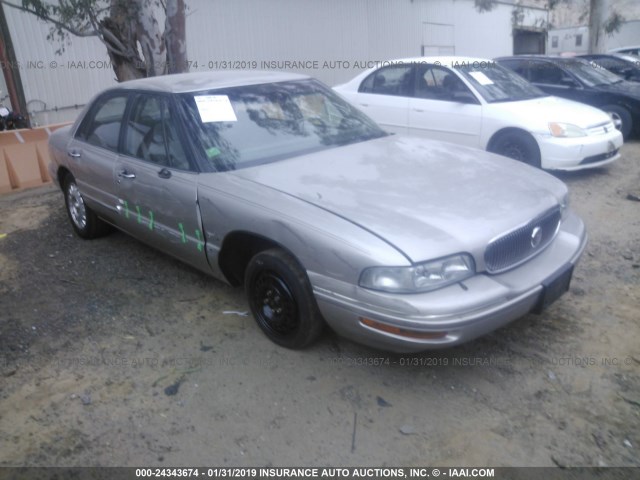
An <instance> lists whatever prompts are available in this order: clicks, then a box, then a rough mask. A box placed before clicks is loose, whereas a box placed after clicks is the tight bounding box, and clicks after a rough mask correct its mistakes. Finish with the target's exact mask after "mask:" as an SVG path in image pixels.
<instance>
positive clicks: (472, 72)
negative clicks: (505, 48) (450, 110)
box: [452, 61, 547, 103]
mask: <svg viewBox="0 0 640 480" xmlns="http://www.w3.org/2000/svg"><path fill="white" fill-rule="evenodd" d="M452 67H453V68H455V69H456V70H457V71H458V72H460V73H461V74H462V75H463V76H464V78H465V79H466V80H468V81H469V82H471V84H472V85H473V86H474V88H475V89H476V90H477V91H478V92H479V93H480V95H482V97H483V98H484V99H485V100H486V101H487V102H489V103H494V102H517V101H518V100H529V99H531V98H539V97H546V96H547V94H546V93H544V92H543V91H542V90H540V89H539V88H538V87H534V86H533V85H531V84H530V83H529V82H527V81H526V80H525V79H524V78H522V77H521V76H520V75H518V74H517V73H514V72H512V71H511V70H509V69H506V68H504V67H502V66H500V65H498V64H497V63H495V62H489V61H487V62H457V63H456V62H454V63H453V64H452Z"/></svg>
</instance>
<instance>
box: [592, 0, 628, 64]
mask: <svg viewBox="0 0 640 480" xmlns="http://www.w3.org/2000/svg"><path fill="white" fill-rule="evenodd" d="M588 13H589V53H604V51H605V44H604V41H602V40H603V36H604V35H603V34H606V35H611V34H613V33H614V32H617V31H618V30H620V26H621V25H622V22H624V17H623V16H622V15H620V14H619V13H618V12H616V11H615V10H612V9H611V8H610V5H609V0H590V3H589V12H588ZM607 13H609V16H608V17H607Z"/></svg>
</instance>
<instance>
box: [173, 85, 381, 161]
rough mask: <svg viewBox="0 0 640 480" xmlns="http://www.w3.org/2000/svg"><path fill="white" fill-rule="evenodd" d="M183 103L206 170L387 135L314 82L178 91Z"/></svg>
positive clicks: (274, 159) (313, 150)
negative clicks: (180, 92)
mask: <svg viewBox="0 0 640 480" xmlns="http://www.w3.org/2000/svg"><path fill="white" fill-rule="evenodd" d="M181 106H182V109H183V111H184V114H185V115H184V116H185V119H186V121H187V123H188V130H189V132H190V134H191V136H192V141H193V142H194V144H195V148H196V150H200V152H201V154H202V155H201V157H204V159H205V162H206V169H207V170H208V171H227V170H236V169H239V168H246V167H250V166H253V165H259V164H263V163H269V162H274V161H279V160H283V159H286V158H290V157H294V156H298V155H304V154H309V153H313V152H317V151H321V150H326V149H330V148H333V147H337V146H342V145H349V144H353V143H357V142H363V141H365V140H371V139H374V138H378V137H382V136H385V135H386V134H385V133H384V132H383V131H382V130H381V129H380V127H378V126H377V125H376V124H375V123H374V122H373V121H372V120H371V119H370V118H368V117H367V116H366V115H364V114H363V113H362V112H360V111H359V110H356V109H355V108H353V107H352V106H351V105H349V104H348V103H347V102H345V101H344V100H342V99H341V98H340V97H338V96H337V95H336V94H335V93H333V92H332V91H331V90H329V89H327V88H326V87H325V86H323V85H322V84H321V83H319V82H317V81H315V80H301V81H290V82H277V83H268V84H261V85H246V86H242V87H233V88H224V89H218V90H210V91H203V92H197V93H188V94H182V95H181ZM319 168H322V167H321V166H320V167H319Z"/></svg>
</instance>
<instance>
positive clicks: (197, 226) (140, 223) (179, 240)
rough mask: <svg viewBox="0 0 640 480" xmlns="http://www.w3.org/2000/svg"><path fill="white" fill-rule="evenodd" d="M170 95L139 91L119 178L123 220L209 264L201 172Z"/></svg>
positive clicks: (150, 239) (181, 254)
mask: <svg viewBox="0 0 640 480" xmlns="http://www.w3.org/2000/svg"><path fill="white" fill-rule="evenodd" d="M175 112H176V110H175V108H174V106H173V104H172V102H171V98H170V97H169V96H164V95H160V94H147V93H144V94H142V93H141V94H138V95H137V96H136V97H135V98H134V99H133V103H132V106H131V108H130V110H129V113H128V116H127V120H126V123H125V125H124V130H123V134H122V144H121V153H122V154H121V155H120V156H119V157H118V160H117V163H116V166H115V170H114V177H113V179H114V182H115V184H116V191H117V195H118V205H117V209H118V212H119V224H120V225H121V226H122V227H123V228H125V229H126V230H127V231H129V232H130V233H131V234H132V235H134V236H136V237H138V238H140V239H141V240H143V241H145V242H147V243H150V244H151V245H154V246H156V247H158V248H160V249H162V250H163V251H166V252H168V253H171V254H172V255H174V256H175V257H177V258H180V259H181V260H183V261H185V262H187V263H190V264H192V265H199V266H200V267H202V265H203V262H204V264H206V257H205V250H204V235H203V232H202V227H201V221H200V216H199V208H198V203H197V202H198V197H197V182H198V174H197V172H196V170H195V168H194V167H193V165H192V163H191V162H190V161H189V157H188V155H187V149H186V148H185V145H184V144H183V141H182V138H183V135H181V128H180V123H179V122H178V121H177V116H176V114H175Z"/></svg>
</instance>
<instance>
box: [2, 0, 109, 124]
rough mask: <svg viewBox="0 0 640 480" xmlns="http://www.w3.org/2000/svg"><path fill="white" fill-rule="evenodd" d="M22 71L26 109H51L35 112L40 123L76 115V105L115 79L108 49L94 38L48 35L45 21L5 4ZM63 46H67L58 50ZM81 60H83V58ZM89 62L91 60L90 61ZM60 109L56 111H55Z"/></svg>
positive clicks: (84, 101)
mask: <svg viewBox="0 0 640 480" xmlns="http://www.w3.org/2000/svg"><path fill="white" fill-rule="evenodd" d="M4 11H5V15H6V17H7V24H8V25H9V30H10V33H11V38H12V40H13V47H14V49H15V52H16V58H17V59H18V61H19V62H20V75H21V77H22V84H23V87H24V92H25V96H26V99H27V107H28V108H29V110H30V111H34V110H35V111H39V110H44V109H46V110H51V111H50V112H47V113H42V114H39V115H36V116H35V120H36V122H37V123H38V124H41V125H44V124H50V123H57V122H61V121H65V120H69V119H73V118H75V116H76V115H77V113H78V109H77V108H74V106H75V105H78V106H82V105H83V104H85V103H86V102H87V101H88V100H89V99H90V98H91V97H92V96H93V95H94V94H95V93H97V92H98V91H99V90H100V89H103V88H105V87H107V86H108V85H111V84H113V83H114V80H113V79H114V73H113V70H112V69H111V67H110V66H109V65H107V66H106V68H104V63H107V64H108V61H109V58H108V56H107V51H106V49H105V47H104V46H103V45H102V43H101V42H100V41H99V40H98V39H96V38H73V39H72V41H71V43H70V44H64V45H61V44H60V43H59V42H57V41H49V40H47V34H48V33H49V25H47V24H45V23H44V22H42V21H39V20H38V19H37V18H35V17H34V16H33V15H30V14H27V13H24V12H21V11H19V10H16V9H14V8H11V7H8V6H5V7H4ZM61 47H64V48H65V51H64V52H63V53H62V54H61V55H56V51H57V50H59V49H60V48H61ZM83 62H84V63H83ZM90 62H91V63H90ZM56 109H58V111H56Z"/></svg>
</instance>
